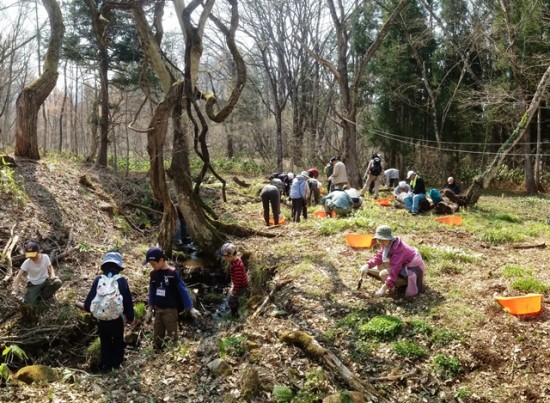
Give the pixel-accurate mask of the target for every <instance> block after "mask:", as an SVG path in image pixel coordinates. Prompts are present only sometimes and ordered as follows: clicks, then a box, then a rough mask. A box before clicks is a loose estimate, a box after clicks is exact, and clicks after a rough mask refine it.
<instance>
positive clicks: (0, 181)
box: [0, 165, 28, 208]
mask: <svg viewBox="0 0 550 403" xmlns="http://www.w3.org/2000/svg"><path fill="white" fill-rule="evenodd" d="M0 193H3V194H9V195H11V197H12V199H13V202H14V204H15V205H17V206H18V207H20V208H22V207H24V206H25V204H26V203H27V201H28V196H27V192H26V191H25V187H24V186H23V184H22V183H19V181H18V180H17V178H16V175H15V171H14V170H13V169H12V168H11V167H9V166H5V165H4V166H1V167H0Z"/></svg>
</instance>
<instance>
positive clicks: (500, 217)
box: [487, 213, 522, 224]
mask: <svg viewBox="0 0 550 403" xmlns="http://www.w3.org/2000/svg"><path fill="white" fill-rule="evenodd" d="M487 219H488V220H491V221H494V220H499V221H505V222H511V223H516V224H519V223H521V222H522V220H521V218H519V217H518V216H516V215H513V214H508V213H502V214H498V213H497V214H490V215H489V216H488V217H487Z"/></svg>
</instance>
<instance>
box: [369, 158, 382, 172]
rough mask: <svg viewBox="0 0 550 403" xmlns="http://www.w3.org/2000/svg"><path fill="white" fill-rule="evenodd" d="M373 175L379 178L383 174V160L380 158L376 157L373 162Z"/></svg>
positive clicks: (371, 170)
mask: <svg viewBox="0 0 550 403" xmlns="http://www.w3.org/2000/svg"><path fill="white" fill-rule="evenodd" d="M370 173H371V175H374V176H378V175H380V174H381V173H382V160H381V159H380V158H379V157H375V158H374V159H373V160H372V167H371V169H370Z"/></svg>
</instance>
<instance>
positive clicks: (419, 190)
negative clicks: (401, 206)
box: [410, 175, 426, 195]
mask: <svg viewBox="0 0 550 403" xmlns="http://www.w3.org/2000/svg"><path fill="white" fill-rule="evenodd" d="M410 186H411V188H412V192H413V193H414V194H415V195H418V194H426V185H425V184H424V179H422V178H421V177H420V176H418V175H417V176H416V177H415V178H414V180H411V183H410Z"/></svg>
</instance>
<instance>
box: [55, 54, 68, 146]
mask: <svg viewBox="0 0 550 403" xmlns="http://www.w3.org/2000/svg"><path fill="white" fill-rule="evenodd" d="M67 62H68V60H65V65H64V66H63V87H64V90H63V102H61V111H60V112H59V143H58V146H57V151H59V152H61V151H63V118H64V117H65V106H66V105H67V91H68V88H67Z"/></svg>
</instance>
